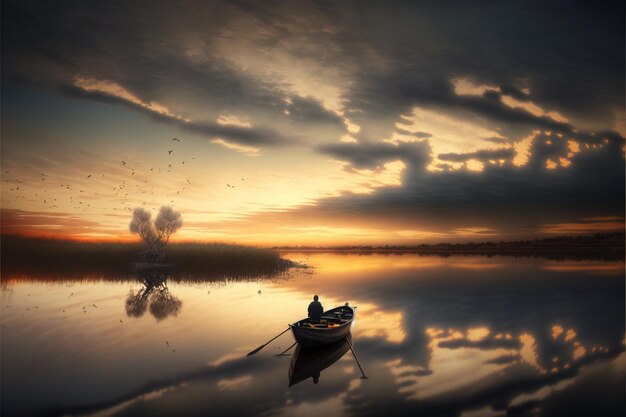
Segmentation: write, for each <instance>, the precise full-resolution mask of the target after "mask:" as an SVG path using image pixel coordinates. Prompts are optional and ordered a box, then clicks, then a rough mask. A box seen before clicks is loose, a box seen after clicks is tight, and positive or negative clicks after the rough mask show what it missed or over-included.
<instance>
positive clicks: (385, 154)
mask: <svg viewBox="0 0 626 417" xmlns="http://www.w3.org/2000/svg"><path fill="white" fill-rule="evenodd" d="M317 150H318V151H319V152H321V153H323V154H326V155H330V156H332V157H334V158H337V159H339V160H342V161H347V162H349V163H350V164H351V165H352V166H353V167H354V168H357V169H374V168H380V167H381V166H382V165H383V164H384V163H385V162H389V161H396V160H400V161H406V162H410V163H411V164H412V165H424V164H425V163H426V162H427V161H429V159H430V147H429V145H428V142H409V143H400V144H392V143H386V142H383V143H364V144H362V143H350V142H348V143H337V144H332V145H322V146H319V147H318V148H317Z"/></svg>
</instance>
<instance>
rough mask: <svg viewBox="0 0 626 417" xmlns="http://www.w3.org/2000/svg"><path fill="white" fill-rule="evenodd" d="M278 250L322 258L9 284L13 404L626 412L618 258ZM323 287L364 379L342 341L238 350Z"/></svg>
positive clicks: (173, 411) (289, 411)
mask: <svg viewBox="0 0 626 417" xmlns="http://www.w3.org/2000/svg"><path fill="white" fill-rule="evenodd" d="M285 256H286V257H288V258H290V259H293V260H298V261H305V262H306V263H308V264H309V265H312V266H314V268H312V269H308V270H296V271H292V272H290V273H289V274H288V275H286V276H282V277H276V278H275V279H271V280H263V281H251V282H229V283H221V284H215V283H213V284H209V283H207V284H197V283H185V282H175V281H172V280H170V281H169V282H167V283H156V284H161V285H160V286H158V285H157V286H156V287H155V288H146V286H145V285H143V284H141V283H140V282H139V281H127V282H110V281H102V280H99V279H94V280H92V281H79V282H78V281H65V282H41V281H34V280H29V279H28V277H24V278H23V279H19V280H10V281H6V280H5V281H4V285H3V288H2V299H1V305H2V319H1V321H2V339H1V347H2V364H1V365H2V368H1V372H2V374H1V377H2V379H1V383H2V398H1V399H2V414H3V415H29V416H31V415H91V416H138V415H157V416H174V415H176V416H185V415H194V416H195V415H197V416H208V415H216V416H230V415H233V416H275V415H277V416H296V415H297V416H307V415H315V416H320V415H323V416H325V417H331V416H343V415H346V416H348V415H349V416H367V415H372V416H376V415H388V416H411V417H412V416H417V415H429V416H431V415H437V416H439V415H441V416H500V415H507V414H508V415H545V416H573V415H586V416H608V415H620V416H623V415H624V400H625V398H624V389H625V387H624V368H625V354H624V294H625V292H624V264H623V263H603V262H590V261H584V262H576V261H561V262H557V261H548V260H541V259H515V258H507V257H494V258H487V257H450V258H442V257H434V256H428V257H424V256H417V255H388V256H385V255H362V256H359V255H342V254H309V255H307V254H298V253H289V254H285ZM314 293H317V294H319V295H320V297H321V301H322V302H323V304H324V306H325V307H326V308H330V307H333V306H336V305H340V304H343V303H344V302H345V301H349V302H350V303H351V304H352V305H356V306H358V308H357V319H356V322H355V324H354V326H353V331H352V337H353V345H354V348H355V350H356V353H357V355H358V358H359V360H360V362H361V364H362V365H363V368H364V370H365V373H366V374H367V376H368V377H369V379H367V380H364V379H360V372H359V370H358V367H357V366H356V363H355V361H354V359H353V356H352V354H351V352H350V351H349V349H348V347H346V346H342V345H341V344H340V345H339V346H336V347H332V348H331V349H329V350H328V351H327V352H324V354H322V355H317V356H315V355H310V354H303V353H302V352H298V355H297V357H294V356H292V355H285V356H281V357H276V356H274V355H276V354H277V353H279V352H281V351H282V350H284V349H286V348H288V347H289V346H290V345H291V344H292V343H293V339H292V336H291V335H290V334H289V333H286V334H285V335H283V336H281V337H280V338H279V339H277V340H276V341H275V342H274V343H272V344H271V345H269V346H268V347H267V348H266V349H264V350H262V351H261V352H260V353H258V354H257V355H255V356H253V357H249V358H247V357H245V354H246V353H247V352H248V351H250V350H252V349H253V348H255V347H257V346H258V345H260V344H262V343H264V342H265V341H267V340H268V339H270V338H271V337H272V336H274V335H275V334H277V333H279V332H280V331H281V330H283V329H284V328H286V324H287V323H288V322H290V321H295V320H296V319H299V318H301V317H302V316H304V315H305V314H306V307H307V305H308V303H309V301H310V298H311V296H312V295H313V294H314ZM142 296H145V297H143V298H142ZM293 352H294V350H292V351H290V352H289V353H293ZM292 361H293V362H294V363H293V364H292V363H291V362H292ZM290 365H293V366H294V368H295V370H296V374H297V375H291V378H292V381H291V382H292V383H294V382H297V380H298V379H303V380H302V381H300V382H297V383H295V385H293V386H292V387H289V384H290ZM320 368H324V369H321V372H320ZM317 372H320V373H319V381H318V383H317V384H315V383H314V382H313V379H312V378H311V377H310V376H313V375H314V374H316V373H317Z"/></svg>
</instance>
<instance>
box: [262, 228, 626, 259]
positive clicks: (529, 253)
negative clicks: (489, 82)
mask: <svg viewBox="0 0 626 417" xmlns="http://www.w3.org/2000/svg"><path fill="white" fill-rule="evenodd" d="M624 238H625V236H624V232H615V233H599V234H594V235H585V236H560V237H550V238H544V239H533V240H516V241H499V242H492V241H489V242H469V243H437V244H421V245H385V246H361V245H359V246H350V245H347V246H332V247H315V246H281V247H275V248H274V249H276V250H281V251H320V252H324V251H338V252H361V253H363V252H372V253H403V252H415V253H419V254H425V255H440V256H450V255H506V256H520V257H544V258H548V259H581V260H583V259H589V260H591V259H598V260H607V261H615V260H624Z"/></svg>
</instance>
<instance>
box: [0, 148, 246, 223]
mask: <svg viewBox="0 0 626 417" xmlns="http://www.w3.org/2000/svg"><path fill="white" fill-rule="evenodd" d="M171 141H172V142H178V143H180V142H182V141H181V140H180V139H178V138H173V139H171ZM167 154H168V156H169V157H170V158H174V156H175V155H176V152H175V148H172V149H169V150H168V151H167ZM195 159H196V158H195V157H192V158H191V160H195ZM170 162H171V163H168V165H167V168H161V167H151V168H149V170H148V171H146V172H141V174H144V175H143V176H142V175H137V176H136V177H135V174H137V173H140V172H139V171H137V170H136V169H135V168H134V167H132V166H131V164H129V161H128V160H121V166H122V167H124V168H125V169H126V170H127V171H126V175H127V178H126V179H124V178H123V177H122V178H120V174H118V173H114V174H104V173H101V174H100V175H99V176H100V178H101V179H104V178H107V176H108V177H113V178H115V179H116V180H120V179H121V181H120V182H118V183H117V184H115V186H114V187H112V189H111V191H112V195H111V194H109V193H104V194H102V193H101V194H99V193H98V192H95V191H93V190H89V187H88V185H89V184H86V185H85V184H84V183H83V185H82V186H81V187H76V186H73V185H72V184H69V183H59V184H58V185H59V187H60V189H61V190H63V191H65V192H67V191H70V192H72V193H71V194H70V195H69V196H66V198H67V199H68V200H66V201H67V202H69V203H70V205H71V207H72V208H73V209H75V210H82V212H85V211H87V210H88V209H90V208H91V207H92V204H93V203H94V200H97V199H101V198H106V197H115V198H116V199H118V200H119V199H120V198H121V199H122V202H123V203H124V207H112V209H113V210H118V209H119V210H128V211H132V208H133V207H134V206H136V205H137V204H136V200H133V201H129V196H133V197H136V196H137V195H146V197H147V198H146V199H145V201H142V202H141V206H142V207H152V208H156V205H157V203H156V201H155V199H154V197H151V196H154V195H155V186H160V185H162V184H163V181H158V180H156V181H155V180H154V178H153V176H154V175H155V174H162V173H170V172H172V169H173V168H174V167H175V165H176V162H175V161H174V160H172V161H170ZM186 162H187V161H186V160H182V161H180V164H181V165H185V164H186ZM3 172H4V174H5V176H9V175H10V171H9V170H4V171H3ZM95 175H96V174H93V173H89V174H87V175H86V176H85V180H88V181H93V180H95V179H96V178H97V177H96V176H95ZM151 176H152V177H151ZM39 179H40V181H47V182H52V181H51V176H50V175H48V174H46V173H45V172H42V173H41V176H40V178H39ZM3 181H4V182H6V183H9V184H12V185H14V186H13V187H10V188H9V190H10V191H11V192H13V193H14V196H13V198H14V199H15V200H29V199H30V200H34V201H39V202H40V203H43V205H44V206H45V207H46V208H49V209H58V208H59V204H61V201H62V200H59V198H62V197H63V196H62V195H60V194H59V193H58V192H56V191H52V188H51V187H47V188H45V189H43V190H41V191H39V192H34V193H33V192H31V193H28V192H27V190H28V189H29V188H31V187H29V184H28V182H27V183H24V181H23V180H21V179H19V178H14V179H11V178H3ZM127 181H128V182H127ZM241 181H245V178H241ZM185 183H186V184H185V185H183V186H182V187H179V188H178V189H176V190H174V191H172V192H171V193H170V194H166V195H169V196H170V197H171V198H172V199H170V200H169V204H170V205H172V206H175V202H176V198H177V197H180V195H181V193H184V191H186V190H187V185H191V184H192V181H191V180H190V179H189V178H185ZM226 187H227V188H229V189H234V188H235V185H233V184H231V183H227V184H226ZM38 188H39V187H38ZM49 191H50V192H49ZM40 193H41V194H42V195H40ZM52 194H54V196H53V195H52ZM107 194H108V195H107ZM63 208H66V207H63Z"/></svg>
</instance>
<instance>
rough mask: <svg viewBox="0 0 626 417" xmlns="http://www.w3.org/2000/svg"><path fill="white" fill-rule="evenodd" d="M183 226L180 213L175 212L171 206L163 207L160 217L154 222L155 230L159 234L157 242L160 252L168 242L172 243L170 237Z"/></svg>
mask: <svg viewBox="0 0 626 417" xmlns="http://www.w3.org/2000/svg"><path fill="white" fill-rule="evenodd" d="M182 225H183V219H182V216H181V214H180V212H178V211H175V210H174V209H173V208H172V207H170V206H163V207H161V210H159V215H158V216H157V218H156V220H155V221H154V228H155V229H156V232H157V241H158V245H159V250H162V249H163V247H165V245H167V242H169V241H170V237H171V236H172V235H173V234H174V233H176V231H177V230H178V229H180V228H181V227H182Z"/></svg>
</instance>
